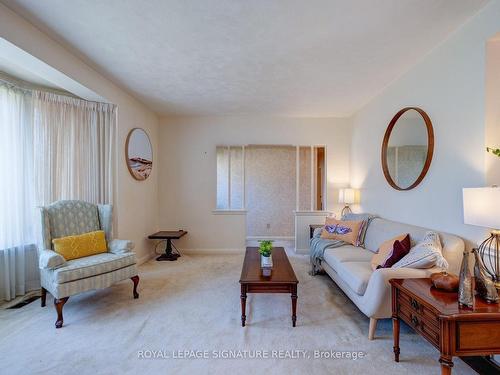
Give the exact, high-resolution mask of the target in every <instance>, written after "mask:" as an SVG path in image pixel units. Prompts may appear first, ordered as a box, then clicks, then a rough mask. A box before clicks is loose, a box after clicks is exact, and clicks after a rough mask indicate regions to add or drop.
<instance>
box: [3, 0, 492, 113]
mask: <svg viewBox="0 0 500 375" xmlns="http://www.w3.org/2000/svg"><path fill="white" fill-rule="evenodd" d="M0 1H2V2H4V3H5V4H6V5H7V6H9V7H10V8H12V9H13V10H15V11H16V12H17V13H19V14H21V15H22V16H24V17H26V18H27V19H29V20H30V21H31V22H32V23H34V24H35V25H36V26H38V27H39V28H40V29H42V30H43V31H45V32H47V33H48V34H49V35H51V36H52V37H54V38H55V39H57V40H58V41H60V42H61V43H63V44H65V45H66V46H69V47H71V48H72V49H73V50H74V51H75V52H77V54H78V55H79V56H80V57H82V59H84V60H85V61H86V62H87V63H89V64H90V65H92V66H94V67H95V68H96V69H98V70H99V71H101V72H102V73H104V74H105V75H107V76H109V77H110V78H111V79H112V80H114V81H115V82H117V83H118V84H119V85H121V86H122V87H124V88H126V89H127V90H128V91H130V92H131V93H132V94H133V95H134V96H136V97H137V98H139V99H140V100H141V101H143V102H144V103H146V104H147V105H148V106H149V107H150V108H152V109H154V110H155V111H156V112H158V113H161V114H169V113H170V114H171V113H174V114H195V115H207V114H208V115H211V114H248V113H258V114H275V115H285V116H346V115H350V114H352V113H353V112H355V111H356V110H357V109H359V108H360V107H361V106H363V105H364V104H365V103H366V102H367V101H369V99H370V98H372V97H373V96H374V95H376V94H377V93H379V92H380V91H381V90H382V89H383V88H384V87H385V86H386V85H388V84H389V83H390V82H392V81H393V80H394V79H396V78H397V77H399V76H400V75H401V74H403V73H404V72H405V71H407V70H408V69H409V68H410V67H411V66H412V65H414V64H415V63H416V62H417V61H418V60H419V59H420V58H422V56H423V55H425V54H426V53H427V52H428V51H430V50H431V49H432V48H433V47H435V46H436V45H437V44H439V43H440V42H442V41H443V40H444V39H445V38H446V37H447V36H448V35H449V34H450V33H451V32H453V31H454V30H456V29H457V28H458V27H459V26H460V25H461V24H463V23H464V22H465V21H466V20H467V19H468V18H469V17H471V16H472V15H473V14H475V13H476V12H477V11H478V10H479V9H480V8H481V7H482V6H484V5H485V4H486V3H487V2H488V1H487V0H376V1H374V0H307V1H304V0H274V1H271V0H218V1H215V0H190V1H186V0H147V1H141V0H106V1H102V0H72V1H67V0H43V1H39V0H0Z"/></svg>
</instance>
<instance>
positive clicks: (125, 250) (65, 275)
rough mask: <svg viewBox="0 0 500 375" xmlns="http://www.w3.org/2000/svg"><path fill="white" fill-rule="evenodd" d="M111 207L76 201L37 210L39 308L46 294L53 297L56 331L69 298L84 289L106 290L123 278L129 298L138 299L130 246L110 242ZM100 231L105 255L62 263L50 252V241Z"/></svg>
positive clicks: (43, 303) (58, 202)
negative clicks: (128, 287)
mask: <svg viewBox="0 0 500 375" xmlns="http://www.w3.org/2000/svg"><path fill="white" fill-rule="evenodd" d="M112 212H113V210H112V206H111V205H96V204H92V203H88V202H84V201H79V200H62V201H57V202H55V203H52V204H51V205H49V206H46V207H42V208H41V220H42V240H43V246H44V249H40V250H39V267H40V274H41V284H42V307H44V306H45V300H46V294H47V291H48V292H49V293H50V294H52V295H53V296H54V305H55V306H56V310H57V315H58V316H57V321H56V328H60V327H62V325H63V315H62V309H63V306H64V304H65V303H66V301H67V300H68V298H69V297H70V296H72V295H75V294H78V293H82V292H86V291H88V290H94V289H102V288H107V287H109V286H111V285H113V284H115V283H118V282H120V281H122V280H125V279H131V280H132V281H133V283H134V289H133V295H134V298H138V297H139V294H138V293H137V285H138V283H139V276H138V275H137V266H136V259H135V253H133V252H132V250H133V248H134V244H133V243H132V242H131V241H127V240H117V239H112V220H113V217H112ZM96 230H104V232H105V234H106V241H107V244H108V252H107V253H102V254H97V255H92V256H88V257H84V258H79V259H73V260H69V261H66V260H65V259H64V258H63V257H62V256H61V255H60V254H58V253H56V252H55V251H53V246H52V239H54V238H60V237H66V236H71V235H78V234H83V233H87V232H92V231H96Z"/></svg>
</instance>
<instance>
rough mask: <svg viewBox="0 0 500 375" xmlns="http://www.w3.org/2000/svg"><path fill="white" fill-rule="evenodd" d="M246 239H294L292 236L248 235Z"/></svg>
mask: <svg viewBox="0 0 500 375" xmlns="http://www.w3.org/2000/svg"><path fill="white" fill-rule="evenodd" d="M246 240H247V241H260V240H271V241H294V240H295V237H293V236H248V237H247V238H246Z"/></svg>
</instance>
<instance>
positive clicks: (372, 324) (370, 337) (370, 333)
mask: <svg viewBox="0 0 500 375" xmlns="http://www.w3.org/2000/svg"><path fill="white" fill-rule="evenodd" d="M376 329H377V319H375V318H370V327H369V328H368V340H373V339H374V337H375V330H376Z"/></svg>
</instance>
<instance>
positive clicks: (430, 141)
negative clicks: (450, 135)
mask: <svg viewBox="0 0 500 375" xmlns="http://www.w3.org/2000/svg"><path fill="white" fill-rule="evenodd" d="M412 109H413V110H415V111H417V112H418V113H419V114H420V116H422V118H423V119H424V122H425V127H426V128H427V158H426V159H425V163H424V167H423V168H422V172H420V175H419V176H418V178H417V179H416V180H415V182H414V183H413V184H411V185H410V186H408V187H407V188H402V187H400V186H398V185H397V184H396V183H395V182H394V180H393V179H392V177H391V174H390V173H389V166H388V165H387V148H388V146H389V138H390V137H391V133H392V129H393V128H394V126H396V123H397V122H398V120H399V118H400V117H401V116H402V115H403V114H404V113H405V112H407V111H409V110H412ZM433 154H434V129H433V127H432V122H431V119H430V117H429V116H428V115H427V113H425V111H424V110H422V109H421V108H418V107H405V108H403V109H401V110H400V111H399V112H398V113H396V115H395V116H394V117H393V118H392V120H391V122H390V123H389V126H387V129H386V131H385V134H384V140H383V141H382V170H383V171H384V176H385V179H386V180H387V182H388V183H389V185H391V187H393V188H394V189H396V190H401V191H405V190H411V189H413V188H415V187H417V186H418V184H420V183H421V182H422V180H423V179H424V177H425V175H426V174H427V171H428V170H429V167H430V166H431V162H432V156H433Z"/></svg>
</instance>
